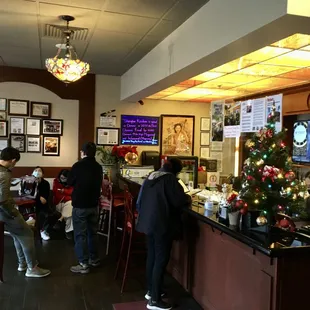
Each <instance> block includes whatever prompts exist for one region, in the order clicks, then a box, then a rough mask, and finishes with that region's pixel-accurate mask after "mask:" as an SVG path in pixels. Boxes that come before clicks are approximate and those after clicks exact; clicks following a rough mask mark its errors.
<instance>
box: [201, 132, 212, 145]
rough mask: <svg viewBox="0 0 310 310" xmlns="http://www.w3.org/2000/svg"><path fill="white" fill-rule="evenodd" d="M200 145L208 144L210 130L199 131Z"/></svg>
mask: <svg viewBox="0 0 310 310" xmlns="http://www.w3.org/2000/svg"><path fill="white" fill-rule="evenodd" d="M200 145H201V146H208V145H210V132H201V133H200Z"/></svg>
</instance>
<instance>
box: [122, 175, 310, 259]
mask: <svg viewBox="0 0 310 310" xmlns="http://www.w3.org/2000/svg"><path fill="white" fill-rule="evenodd" d="M119 178H120V179H121V180H123V181H125V182H128V183H129V184H132V185H137V186H138V187H140V186H141V185H142V183H143V182H144V178H125V177H122V176H119ZM185 212H186V213H188V214H189V215H191V216H193V217H195V218H196V219H198V220H199V221H202V222H203V223H205V224H208V225H210V226H211V227H212V228H213V229H217V230H219V231H220V232H221V233H225V234H227V235H229V236H230V237H232V238H234V239H236V240H238V241H240V242H242V243H243V244H246V245H247V246H249V247H250V248H252V249H253V251H255V250H257V251H260V252H261V253H264V254H265V255H267V256H270V257H281V256H286V255H290V254H296V253H302V252H308V253H309V254H310V236H308V235H305V234H302V233H299V232H294V233H292V232H287V231H284V230H282V229H279V228H272V229H271V231H270V232H269V233H266V232H265V231H263V229H262V228H258V229H249V230H246V231H242V230H240V229H237V228H236V227H228V226H226V225H224V224H222V223H221V222H220V220H219V218H218V217H217V215H216V214H214V215H212V216H207V215H205V213H204V208H203V207H200V206H198V205H194V204H193V205H192V206H191V207H190V208H189V209H185ZM259 229H260V230H259Z"/></svg>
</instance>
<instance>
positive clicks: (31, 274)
mask: <svg viewBox="0 0 310 310" xmlns="http://www.w3.org/2000/svg"><path fill="white" fill-rule="evenodd" d="M50 274H51V272H50V270H47V269H42V268H40V267H38V266H37V267H34V268H32V269H29V268H28V269H27V272H26V274H25V276H26V277H27V278H44V277H47V276H49V275H50Z"/></svg>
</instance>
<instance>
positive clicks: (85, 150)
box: [68, 142, 102, 274]
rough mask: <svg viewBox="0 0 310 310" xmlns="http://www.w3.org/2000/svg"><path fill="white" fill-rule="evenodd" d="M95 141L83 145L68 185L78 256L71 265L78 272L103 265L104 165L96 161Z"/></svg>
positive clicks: (83, 272)
mask: <svg viewBox="0 0 310 310" xmlns="http://www.w3.org/2000/svg"><path fill="white" fill-rule="evenodd" d="M95 155H96V145H95V144H94V143H92V142H88V143H86V144H84V145H83V147H82V151H81V158H82V159H81V160H80V161H79V162H77V163H75V164H74V165H73V167H72V170H71V173H70V174H69V178H68V185H69V186H73V192H72V206H73V211H72V221H73V229H74V238H75V252H76V255H77V257H78V260H79V264H78V265H77V266H73V267H71V269H70V270H71V271H72V272H75V273H82V274H85V273H89V266H93V267H97V266H99V265H100V260H99V255H98V241H97V228H98V203H99V197H100V193H101V186H102V168H101V166H100V165H99V164H98V163H97V162H96V159H95Z"/></svg>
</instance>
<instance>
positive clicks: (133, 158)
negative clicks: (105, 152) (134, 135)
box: [125, 152, 138, 164]
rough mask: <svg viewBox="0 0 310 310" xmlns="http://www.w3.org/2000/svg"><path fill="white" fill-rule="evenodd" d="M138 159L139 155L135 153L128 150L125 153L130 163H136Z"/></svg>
mask: <svg viewBox="0 0 310 310" xmlns="http://www.w3.org/2000/svg"><path fill="white" fill-rule="evenodd" d="M137 159H138V155H137V154H135V153H131V152H128V153H127V154H126V155H125V160H126V162H127V163H129V164H134V163H135V162H136V161H137Z"/></svg>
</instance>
